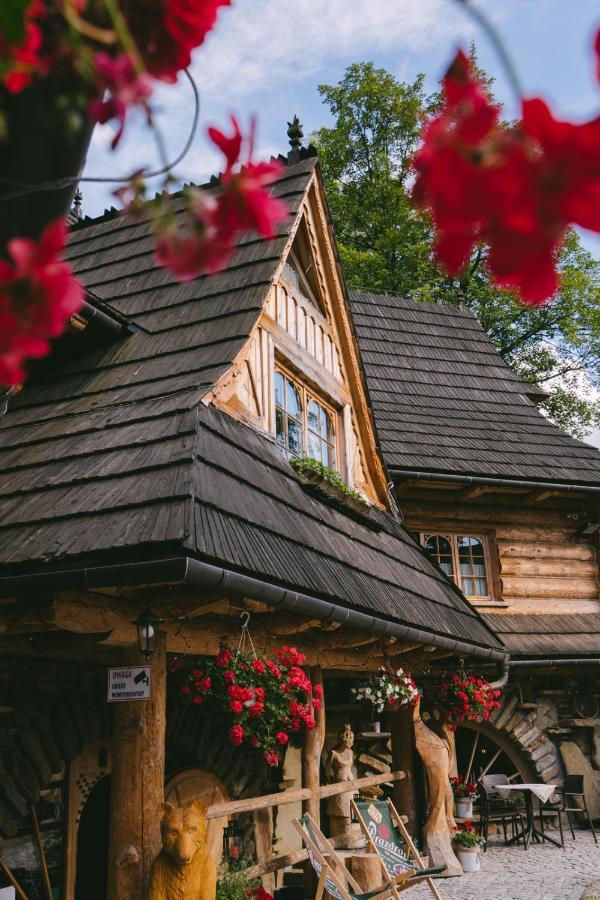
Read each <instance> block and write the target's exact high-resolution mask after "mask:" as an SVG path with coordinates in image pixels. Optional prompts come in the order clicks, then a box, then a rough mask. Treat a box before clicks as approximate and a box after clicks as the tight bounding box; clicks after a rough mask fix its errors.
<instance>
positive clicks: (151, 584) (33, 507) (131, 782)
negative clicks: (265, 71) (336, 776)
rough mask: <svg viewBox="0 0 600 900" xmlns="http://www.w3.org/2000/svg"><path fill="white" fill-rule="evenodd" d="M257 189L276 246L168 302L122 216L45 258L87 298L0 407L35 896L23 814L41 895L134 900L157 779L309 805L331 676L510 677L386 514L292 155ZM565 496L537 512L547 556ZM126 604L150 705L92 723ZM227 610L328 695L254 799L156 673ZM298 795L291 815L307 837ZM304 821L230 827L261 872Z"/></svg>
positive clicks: (3, 775)
mask: <svg viewBox="0 0 600 900" xmlns="http://www.w3.org/2000/svg"><path fill="white" fill-rule="evenodd" d="M275 192H276V194H277V195H278V196H280V197H283V198H285V199H286V200H287V202H288V203H289V205H290V209H291V215H290V218H289V220H288V221H287V222H286V223H285V224H283V225H282V226H281V227H280V228H279V230H278V232H277V236H276V239H275V240H274V241H272V242H268V241H265V240H262V239H258V238H257V237H256V236H254V235H247V236H245V237H244V238H243V239H242V240H241V241H240V243H239V247H238V249H237V252H236V254H235V256H234V257H233V258H232V260H231V263H230V265H229V266H228V267H227V269H226V270H225V271H223V272H221V273H220V274H218V275H216V276H214V277H204V278H199V279H197V280H196V281H194V282H191V283H188V284H177V283H175V282H173V281H172V280H171V279H170V277H169V275H168V274H167V273H166V272H165V271H164V270H163V269H160V268H158V267H157V266H156V264H155V263H154V261H153V255H152V238H151V235H150V232H149V227H148V225H147V223H145V222H144V221H140V220H138V219H133V218H129V217H127V216H118V215H117V214H116V213H115V211H110V212H107V213H106V214H105V215H103V216H101V217H99V218H97V219H93V220H90V219H83V220H81V221H79V222H78V224H76V225H75V226H74V228H73V231H72V236H71V241H70V246H69V251H68V256H69V259H70V260H71V261H72V263H73V265H74V267H75V269H76V271H77V273H78V274H79V275H80V277H81V278H82V279H83V281H84V283H85V285H86V287H87V290H88V295H87V304H86V306H85V308H84V309H83V311H82V312H81V314H80V315H78V316H77V317H76V318H75V319H74V320H73V322H72V327H71V331H70V333H69V334H68V335H67V336H66V337H65V338H64V339H63V340H62V341H60V342H58V344H57V345H56V348H55V351H54V353H53V355H52V357H51V358H50V360H49V361H48V362H47V363H46V364H44V365H40V366H39V367H38V368H37V370H36V371H35V372H34V373H33V374H32V377H31V378H30V380H29V381H28V382H27V383H26V384H25V386H24V387H23V389H22V390H20V391H18V392H13V393H12V394H11V396H10V397H7V398H6V400H7V402H6V409H5V410H4V412H3V415H2V417H1V419H0V566H1V568H0V597H1V598H2V599H1V606H0V632H1V633H0V646H1V647H2V660H1V662H0V673H1V678H0V692H1V699H0V713H1V714H2V719H0V742H1V744H2V753H1V755H0V756H1V766H0V832H1V834H2V837H3V839H4V849H3V854H2V856H3V859H4V860H5V861H6V862H7V863H8V864H9V866H10V867H11V868H12V870H13V871H14V872H15V873H16V874H17V876H18V878H19V880H20V881H21V882H22V884H23V885H24V886H25V887H26V889H27V892H28V893H29V895H30V897H42V896H45V894H44V893H43V887H42V884H43V882H42V876H41V875H40V858H39V848H38V849H37V850H36V844H35V840H34V837H35V835H33V837H32V824H31V823H32V810H33V811H35V812H36V813H37V819H39V821H40V823H41V833H42V842H43V848H44V851H45V856H46V858H47V861H48V868H49V882H50V883H51V886H52V888H53V889H54V890H55V892H56V893H58V890H59V889H62V893H61V894H60V896H61V897H63V898H65V900H73V898H75V900H95V898H101V897H102V898H103V897H106V896H108V897H110V900H142V897H143V896H144V894H145V891H146V888H147V883H148V872H149V867H150V863H151V861H152V859H153V857H154V855H155V854H156V852H157V849H158V848H159V846H160V835H159V828H158V822H159V819H158V805H159V803H160V801H161V800H162V798H163V784H164V783H165V782H166V792H167V795H169V796H172V795H174V796H177V797H180V796H189V792H190V791H193V790H195V789H197V787H198V784H202V785H203V786H204V788H203V790H204V791H205V793H206V794H207V796H209V799H211V798H212V800H213V801H214V800H215V797H216V798H217V800H221V801H224V800H229V801H233V800H240V799H243V798H255V797H257V796H259V795H263V794H269V793H273V792H274V791H277V790H279V789H280V788H281V786H282V784H285V786H286V787H287V788H292V787H294V786H296V787H300V788H302V787H304V788H305V789H310V790H312V791H314V788H315V786H318V784H319V777H320V756H321V750H322V748H323V741H324V740H325V742H326V743H327V741H329V740H330V735H331V732H333V731H335V730H336V728H337V727H339V724H340V721H341V722H343V719H340V716H342V715H348V709H347V707H344V704H343V702H342V701H340V703H339V707H340V708H341V709H340V711H338V712H337V713H336V711H335V708H334V705H332V708H331V710H330V711H328V698H329V697H331V696H334V697H335V696H336V692H338V693H339V694H340V696H342V695H344V696H347V694H348V691H347V689H346V686H347V684H348V676H349V675H350V676H352V677H354V679H356V678H360V677H361V676H362V675H363V674H364V673H365V672H369V671H374V670H376V669H377V668H378V667H379V666H380V665H381V664H382V663H383V662H384V661H389V662H393V663H399V664H402V665H406V667H408V668H411V669H413V670H414V671H415V672H416V673H419V672H421V671H423V669H424V668H425V667H426V666H431V665H433V664H435V661H436V659H438V658H440V657H442V658H445V659H450V660H452V659H457V658H459V657H464V658H472V659H475V660H479V661H480V662H481V661H483V662H486V663H489V664H490V665H491V666H492V667H494V666H501V665H502V664H503V661H504V660H505V657H506V651H505V650H504V648H503V646H502V644H501V642H500V641H499V640H498V639H497V638H496V636H495V635H494V633H493V631H492V629H491V628H490V626H489V625H488V624H487V623H486V621H485V619H484V618H483V616H482V611H481V610H479V609H477V608H475V606H474V605H473V604H471V603H469V602H468V601H467V600H466V599H465V598H464V596H463V594H462V593H461V591H460V590H459V588H458V587H457V586H456V585H455V584H454V583H453V582H452V581H451V580H449V579H448V578H447V577H446V576H445V575H444V574H443V572H441V571H440V569H439V568H438V566H437V565H436V564H435V563H434V562H433V561H431V559H430V558H429V557H428V556H427V555H426V553H425V552H424V551H423V549H422V548H421V547H420V545H419V542H418V540H415V539H414V537H413V536H412V535H411V534H410V533H409V531H408V530H407V528H406V527H405V526H404V525H403V524H402V523H401V522H400V521H399V520H398V518H397V517H396V516H395V514H394V510H395V504H394V503H393V502H391V499H390V496H389V494H388V481H387V475H386V471H385V467H384V464H383V462H382V459H381V457H380V454H379V448H378V441H377V438H376V434H375V430H374V428H373V422H372V417H371V410H370V406H369V401H368V397H367V392H366V389H365V385H364V382H363V377H362V368H361V363H360V358H359V352H358V347H357V342H356V337H355V334H354V332H353V329H352V325H351V320H350V314H349V308H348V304H347V295H346V291H345V288H344V284H343V279H342V274H341V270H340V266H339V262H338V258H337V255H336V249H335V241H334V236H333V233H332V228H331V224H330V221H329V218H328V214H327V205H326V200H325V196H324V191H323V184H322V179H321V175H320V172H319V167H318V163H317V160H316V158H315V157H314V155H311V154H310V153H308V152H300V151H299V150H298V149H294V150H293V151H292V154H291V155H290V158H289V159H288V160H287V168H286V170H285V172H284V174H283V176H282V177H281V178H280V180H279V181H278V183H277V184H276V186H275ZM173 202H174V205H175V208H177V207H178V200H177V198H175V199H174V201H173ZM434 315H435V313H434ZM365 349H366V348H365ZM384 449H386V450H387V447H384ZM303 454H306V455H309V456H311V457H313V458H315V459H318V460H320V461H322V462H324V463H325V464H327V465H328V466H329V467H331V468H333V469H335V470H337V471H338V472H339V474H340V475H341V477H342V479H343V480H344V481H345V482H346V483H347V484H348V485H350V486H351V487H352V488H353V489H354V490H356V491H357V492H359V494H360V495H361V497H362V499H363V501H364V502H361V503H360V504H358V506H357V505H356V504H355V505H353V506H350V505H349V504H348V503H347V502H346V500H345V499H344V496H343V495H342V496H338V497H331V496H329V495H328V494H326V493H325V492H324V491H323V490H322V489H319V487H318V486H317V488H315V487H314V485H309V484H306V483H305V482H304V481H303V480H302V479H301V478H299V477H298V475H297V474H296V473H295V471H294V470H293V468H292V467H291V466H290V463H289V458H290V457H292V456H295V455H303ZM388 464H389V460H388ZM402 502H403V504H405V502H406V501H405V500H404V499H403V500H402ZM532 502H533V501H532ZM540 502H544V501H540ZM561 502H562V501H560V500H556V499H555V498H554V496H553V498H552V499H551V500H550V501H549V508H550V509H551V510H552V512H551V513H550V512H543V511H542V512H538V511H537V508H535V507H534V508H535V509H536V512H535V516H539V517H540V518H541V520H543V519H544V516H546V517H548V516H552V517H553V518H552V521H553V522H554V521H555V520H556V521H558V519H560V521H561V525H560V527H559V526H556V528H557V529H558V531H560V534H561V535H563V538H564V540H565V542H566V533H567V531H569V529H570V528H571V524H570V523H569V522H565V523H563V522H562V518H560V517H561V516H562V511H561V510H562V507H561V506H560V503H561ZM569 502H571V501H569ZM576 502H577V501H573V504H575V505H576ZM569 508H571V507H569ZM573 508H575V506H573ZM539 509H540V510H543V509H545V507H539ZM555 510H559V511H555ZM530 515H531V514H530ZM527 521H529V519H528V520H527ZM536 521H537V519H536ZM487 527H491V526H487ZM541 527H542V526H541V525H540V528H541ZM544 527H545V526H544ZM553 527H554V526H553ZM575 527H576V524H575V523H573V525H572V528H573V529H574V528H575ZM558 531H557V534H558ZM553 533H554V532H553ZM542 546H544V547H545V546H547V542H546V543H544V544H543V545H542ZM561 546H562V545H561ZM565 546H566V543H565ZM575 547H577V549H578V550H581V552H582V557H581V562H580V561H579V557H576V556H574V555H571V557H569V558H570V559H576V560H577V565H581V567H582V571H583V570H584V569H585V572H587V569H586V568H585V567H586V566H588V568H589V560H590V559H591V557H590V556H589V555H588V556H587V557H585V554H584V553H583V547H584V545H583V544H581V545H580V544H578V545H575V544H574V543H573V544H571V543H570V544H569V548H571V549H573V548H575ZM571 580H572V582H573V584H575V583H577V584H580V583H581V584H584V583H585V584H586V585H587V581H585V578H584V577H583V575H582V577H581V579H580V580H576V579H575V578H573V579H571ZM589 603H592V601H591V600H590V601H589ZM589 603H588V605H589ZM147 607H150V608H151V610H152V611H153V612H154V613H155V614H157V615H158V616H160V617H161V618H162V620H163V621H162V624H161V626H160V633H159V635H158V638H157V642H156V649H155V652H154V654H153V656H152V659H151V667H152V696H151V699H149V700H146V701H129V702H121V703H116V704H114V705H113V706H111V707H109V705H108V704H107V702H106V701H107V695H106V670H107V666H122V667H130V666H132V665H137V664H144V663H145V659H144V657H143V656H142V655H140V653H139V651H138V649H137V646H138V644H137V634H136V627H135V624H134V622H135V620H136V619H137V618H138V617H139V615H140V613H141V612H143V611H144V609H145V608H147ZM245 612H249V613H250V614H251V622H250V630H251V634H252V637H253V640H254V643H255V645H256V647H257V648H272V647H275V646H278V645H279V644H282V643H284V644H290V643H293V644H295V645H296V646H297V647H298V648H299V649H301V650H302V651H304V652H305V653H306V655H307V660H308V665H310V666H311V667H312V676H313V678H315V679H320V678H322V679H323V680H324V683H325V709H324V710H323V709H321V710H320V712H319V714H318V723H319V727H318V728H317V729H316V731H315V732H310V733H309V734H310V737H307V739H306V742H305V745H304V746H303V747H291V748H290V749H289V751H288V755H287V757H286V765H285V768H284V770H283V771H282V772H279V773H278V777H279V780H278V781H276V783H274V781H273V778H274V777H275V776H273V775H272V774H271V775H269V772H267V771H266V770H265V766H264V764H263V763H261V760H260V758H259V756H258V755H257V754H256V753H255V752H253V751H252V750H250V749H246V750H244V749H240V748H237V747H234V746H232V744H230V743H229V742H228V740H227V735H226V734H221V733H220V732H219V731H218V729H215V728H214V727H212V726H211V722H210V721H208V720H206V718H203V717H202V716H201V715H200V714H199V713H197V712H195V711H194V710H192V709H190V708H189V707H185V708H183V707H181V706H179V705H178V704H176V703H174V704H173V705H169V707H168V708H167V689H168V677H167V672H166V668H167V655H171V654H203V655H215V654H216V653H217V652H218V648H219V646H220V643H221V641H222V640H224V639H225V640H229V641H237V639H238V637H239V634H240V614H241V613H245ZM484 612H485V613H487V610H485V611H484ZM344 691H345V694H344ZM350 715H351V716H354V717H355V718H354V719H353V723H354V724H355V730H357V731H360V721H358V719H359V718H360V711H359V710H354V711H353V710H352V708H351V710H350ZM336 716H337V718H336ZM392 749H393V750H394V753H395V754H396V756H398V754H400V755H401V751H402V747H395V748H392ZM108 776H110V782H109V778H108ZM307 786H308V788H307ZM186 792H187V794H186ZM211 792H212V793H211ZM315 796H316V795H315V794H314V793H312V794H310V795H309V796H308V798H307V796H306V794H303V795H302V797H303V798H304V802H305V804H308V806H309V808H310V809H311V810H313V812H314V813H315V815H318V812H319V806H318V799H317V800H315ZM250 808H252V807H250ZM245 809H246V810H247V807H245ZM300 809H301V807H300V804H299V803H297V804H295V805H292V806H291V807H286V812H285V815H284V813H283V812H282V813H281V814H280V815H279V817H276V816H275V815H274V814H273V812H272V808H266V809H264V808H263V809H260V810H257V809H256V806H255V808H254V813H253V814H251V815H250V816H249V817H248V816H247V817H246V818H247V819H249V821H248V822H247V825H248V827H249V828H250V830H252V831H253V841H254V847H255V850H256V855H257V857H258V859H259V861H260V860H262V861H265V860H268V859H269V858H270V857H271V856H272V853H273V838H274V840H275V849H276V850H277V852H278V853H279V854H280V855H284V856H285V854H286V853H290V852H292V853H293V852H298V845H297V843H296V844H290V843H289V841H290V838H289V832H290V829H289V828H288V829H287V830H286V829H285V828H284V827H283V825H284V824H285V820H286V817H287V820H288V821H289V817H290V813H295V814H298V813H299V812H300ZM286 841H287V842H288V843H286ZM107 860H108V863H107ZM107 879H108V882H107ZM107 884H108V886H107Z"/></svg>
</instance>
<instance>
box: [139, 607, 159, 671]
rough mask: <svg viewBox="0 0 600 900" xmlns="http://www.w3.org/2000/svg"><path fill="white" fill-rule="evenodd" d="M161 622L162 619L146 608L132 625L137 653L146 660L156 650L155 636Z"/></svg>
mask: <svg viewBox="0 0 600 900" xmlns="http://www.w3.org/2000/svg"><path fill="white" fill-rule="evenodd" d="M161 622H162V619H160V618H159V617H158V616H157V615H156V614H155V613H153V612H152V610H151V609H149V608H148V607H146V609H145V610H144V612H143V613H141V614H140V615H139V616H138V618H137V619H136V620H135V622H134V623H133V624H134V625H135V627H136V628H137V637H138V648H139V651H140V653H143V654H144V656H145V657H146V659H149V658H150V656H152V654H153V653H154V651H155V649H156V635H157V633H158V626H159V625H160V623H161Z"/></svg>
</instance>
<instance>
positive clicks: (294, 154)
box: [287, 114, 304, 163]
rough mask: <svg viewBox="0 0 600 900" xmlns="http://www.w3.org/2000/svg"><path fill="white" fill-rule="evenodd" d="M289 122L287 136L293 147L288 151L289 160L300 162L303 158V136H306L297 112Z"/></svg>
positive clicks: (290, 161)
mask: <svg viewBox="0 0 600 900" xmlns="http://www.w3.org/2000/svg"><path fill="white" fill-rule="evenodd" d="M287 124H288V128H287V136H288V138H289V140H290V147H291V148H292V149H291V150H290V151H288V155H287V158H288V162H289V163H297V162H300V159H301V151H302V138H303V137H304V131H303V130H302V124H301V122H300V119H299V118H298V116H297V115H295V114H294V118H293V119H292V121H291V122H288V123H287Z"/></svg>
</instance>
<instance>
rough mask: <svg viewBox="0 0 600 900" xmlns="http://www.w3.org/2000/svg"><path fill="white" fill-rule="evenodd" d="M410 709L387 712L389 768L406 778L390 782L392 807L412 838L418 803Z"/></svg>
mask: <svg viewBox="0 0 600 900" xmlns="http://www.w3.org/2000/svg"><path fill="white" fill-rule="evenodd" d="M412 713H413V710H412V706H408V707H403V708H401V709H398V710H396V711H395V712H393V713H391V715H390V720H391V723H390V724H391V744H392V766H393V768H394V769H401V770H402V771H404V772H406V778H402V779H398V781H395V782H394V788H393V799H394V806H395V807H396V809H397V810H398V812H399V813H400V814H401V815H404V816H406V827H407V828H408V831H409V833H410V834H411V836H412V837H415V835H416V834H417V831H418V827H419V823H418V803H417V788H416V783H415V754H416V750H415V727H414V723H413V716H412Z"/></svg>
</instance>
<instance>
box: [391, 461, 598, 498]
mask: <svg viewBox="0 0 600 900" xmlns="http://www.w3.org/2000/svg"><path fill="white" fill-rule="evenodd" d="M389 472H390V475H391V476H392V477H393V478H403V477H404V478H410V479H411V480H412V481H436V482H448V483H449V484H470V485H476V484H481V485H484V486H485V485H488V486H489V487H509V488H515V487H518V488H528V489H529V490H541V491H544V490H545V491H566V492H578V493H579V492H581V493H584V494H600V486H597V485H588V484H560V483H559V482H551V481H518V480H516V479H512V478H488V477H487V476H484V475H454V474H451V475H450V474H448V473H446V472H421V471H419V470H418V469H400V468H397V467H394V466H391V467H390V468H389Z"/></svg>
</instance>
